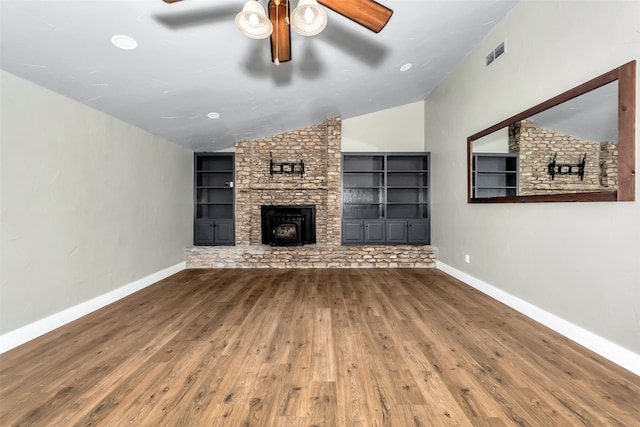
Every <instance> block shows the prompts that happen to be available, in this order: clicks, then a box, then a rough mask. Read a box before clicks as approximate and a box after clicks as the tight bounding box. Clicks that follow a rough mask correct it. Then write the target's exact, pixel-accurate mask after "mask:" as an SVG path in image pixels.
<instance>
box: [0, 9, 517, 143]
mask: <svg viewBox="0 0 640 427" xmlns="http://www.w3.org/2000/svg"><path fill="white" fill-rule="evenodd" d="M261 1H262V4H263V5H265V4H266V0H261ZM345 1H348V0H345ZM516 2H517V0H416V1H403V0H380V3H382V4H384V5H385V6H387V7H389V8H391V9H392V10H393V11H394V13H393V16H392V17H391V20H390V22H389V23H388V24H387V26H386V27H385V28H384V29H383V30H382V31H381V32H380V33H379V34H375V33H373V32H371V31H369V30H367V29H365V28H363V27H360V26H359V25H357V24H355V23H353V22H352V21H349V20H348V19H346V18H344V17H342V16H340V15H338V14H336V13H334V12H332V11H330V10H327V14H328V17H329V24H328V26H327V28H326V29H325V31H324V32H323V33H321V34H320V35H318V36H315V37H303V36H300V35H298V34H297V33H295V32H293V31H292V33H291V38H292V58H293V59H292V61H291V62H288V63H282V64H280V65H279V66H276V65H274V64H273V63H272V62H271V60H270V51H269V40H268V39H266V40H252V39H249V38H247V37H245V36H243V35H242V34H241V33H240V32H239V31H238V30H237V29H236V27H235V25H234V22H233V21H234V17H235V15H236V14H237V13H238V12H239V11H240V10H241V9H242V6H243V4H244V1H243V0H184V1H182V2H179V3H174V4H166V3H164V2H163V1H162V0H82V1H81V0H0V28H1V29H0V54H1V57H0V67H1V68H2V69H4V70H5V71H8V72H10V73H13V74H15V75H18V76H20V77H23V78H25V79H27V80H30V81H33V82H35V83H37V84H39V85H42V86H44V87H47V88H49V89H51V90H53V91H56V92H58V93H61V94H63V95H65V96H68V97H70V98H73V99H75V100H77V101H79V102H81V103H83V104H86V105H88V106H91V107H93V108H95V109H97V110H100V111H103V112H105V113H107V114H110V115H112V116H115V117H117V118H119V119H121V120H123V121H125V122H128V123H131V124H133V125H135V126H138V127H140V128H142V129H145V130H147V131H149V132H151V133H153V134H156V135H159V136H162V137H165V138H167V139H169V140H171V141H174V142H176V143H178V144H181V145H183V146H185V147H188V148H190V149H193V150H195V151H203V150H220V149H226V148H229V147H232V146H233V144H234V142H235V141H237V140H241V139H254V138H260V137H264V136H270V135H275V134H277V133H280V132H284V131H288V130H292V129H297V128H300V127H304V126H308V125H310V124H315V123H321V122H323V121H324V120H325V119H326V118H327V117H329V116H333V115H340V116H342V117H343V118H351V117H355V116H359V115H363V114H367V113H371V112H374V111H379V110H383V109H386V108H391V107H395V106H398V105H404V104H407V103H411V102H415V101H419V100H423V99H425V98H426V96H427V95H428V94H429V92H430V91H431V90H432V89H433V88H434V87H435V86H436V85H437V84H438V83H439V82H440V81H441V80H442V79H443V78H444V77H445V76H446V75H447V74H448V73H449V72H451V71H452V70H453V68H454V67H455V66H456V65H457V64H458V63H459V62H460V61H461V60H462V59H463V58H464V57H465V55H467V54H468V53H469V52H470V51H471V49H472V48H473V47H474V46H475V45H476V44H477V43H478V42H479V41H480V40H481V39H482V38H483V36H484V35H485V34H486V33H488V32H489V30H490V29H491V28H492V27H493V26H494V25H495V24H496V23H497V22H498V21H499V20H500V19H501V18H502V17H503V16H504V15H505V14H506V13H507V12H508V11H509V10H510V9H511V8H512V7H513V6H514V5H515V3H516ZM296 4H297V2H296V1H295V0H294V1H293V2H292V7H294V6H295V5H296ZM117 34H124V35H128V36H131V37H133V38H134V39H135V40H136V41H137V42H138V48H137V49H135V50H121V49H118V48H116V47H114V46H113V45H112V43H111V38H112V36H114V35H117ZM405 63H412V64H413V67H412V68H411V69H409V70H408V71H405V72H401V71H400V67H401V66H402V65H403V64H405ZM209 112H218V113H219V114H220V118H218V119H215V120H212V119H208V118H207V113H209Z"/></svg>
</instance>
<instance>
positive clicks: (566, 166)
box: [547, 153, 587, 181]
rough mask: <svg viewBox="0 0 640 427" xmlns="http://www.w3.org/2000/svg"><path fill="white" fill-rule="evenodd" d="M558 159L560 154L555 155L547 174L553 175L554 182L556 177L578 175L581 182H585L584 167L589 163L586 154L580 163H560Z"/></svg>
mask: <svg viewBox="0 0 640 427" xmlns="http://www.w3.org/2000/svg"><path fill="white" fill-rule="evenodd" d="M557 157H558V153H555V154H554V155H553V159H552V160H551V162H550V163H549V167H548V169H547V174H549V175H551V180H552V181H553V179H554V178H555V177H556V175H578V176H579V177H580V181H582V180H584V165H585V164H586V163H587V154H586V153H585V154H584V156H583V157H582V161H581V162H580V163H558V162H557V161H556V159H557Z"/></svg>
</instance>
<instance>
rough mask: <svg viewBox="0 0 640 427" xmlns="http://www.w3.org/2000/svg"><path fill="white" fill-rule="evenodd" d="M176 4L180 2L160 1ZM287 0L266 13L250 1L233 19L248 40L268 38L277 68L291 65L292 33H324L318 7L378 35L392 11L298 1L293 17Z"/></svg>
mask: <svg viewBox="0 0 640 427" xmlns="http://www.w3.org/2000/svg"><path fill="white" fill-rule="evenodd" d="M163 1H164V2H165V3H176V2H178V1H181V0H163ZM289 3H290V0H269V3H268V11H269V15H268V17H267V13H266V12H265V10H264V8H263V7H262V5H261V4H260V3H259V1H258V0H249V1H247V2H246V3H245V5H244V7H243V8H242V11H241V12H240V13H238V15H237V16H236V25H237V26H238V28H239V29H240V31H241V32H242V33H243V34H245V35H246V36H248V37H251V38H254V39H263V38H267V37H270V40H271V60H272V61H273V62H274V63H275V64H276V65H277V64H279V63H281V62H287V61H291V29H290V27H293V29H294V30H295V31H296V32H297V33H299V34H302V35H303V36H313V35H316V34H318V33H320V32H321V31H322V30H324V28H325V26H326V25H327V14H326V12H325V11H324V9H322V8H321V7H320V6H319V5H318V3H320V4H321V5H323V6H325V7H327V8H329V9H331V10H333V11H334V12H337V13H339V14H340V15H342V16H344V17H346V18H348V19H350V20H352V21H353V22H355V23H357V24H360V25H362V26H363V27H365V28H368V29H369V30H371V31H373V32H374V33H379V32H380V31H381V30H382V29H383V28H384V26H385V25H387V22H389V19H391V15H392V14H393V11H392V10H391V9H389V8H388V7H385V6H383V5H381V4H379V3H377V2H376V1H374V0H299V2H298V6H297V7H296V8H295V9H294V10H293V12H292V13H290V11H289Z"/></svg>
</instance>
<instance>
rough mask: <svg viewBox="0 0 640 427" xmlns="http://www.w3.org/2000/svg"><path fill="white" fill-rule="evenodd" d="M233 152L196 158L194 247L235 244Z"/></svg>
mask: <svg viewBox="0 0 640 427" xmlns="http://www.w3.org/2000/svg"><path fill="white" fill-rule="evenodd" d="M234 176H235V157H234V154H233V153H196V154H195V156H194V201H195V206H194V232H193V236H194V238H193V240H194V244H195V245H212V246H213V245H226V246H232V245H234V244H235V223H234V200H235V198H234V191H233V188H234Z"/></svg>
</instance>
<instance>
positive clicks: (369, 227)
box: [364, 221, 385, 243]
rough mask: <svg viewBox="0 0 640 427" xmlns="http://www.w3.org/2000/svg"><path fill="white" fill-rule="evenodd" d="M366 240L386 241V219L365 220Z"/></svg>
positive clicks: (369, 241)
mask: <svg viewBox="0 0 640 427" xmlns="http://www.w3.org/2000/svg"><path fill="white" fill-rule="evenodd" d="M364 242H365V243H384V242H385V239H384V221H365V222H364Z"/></svg>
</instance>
